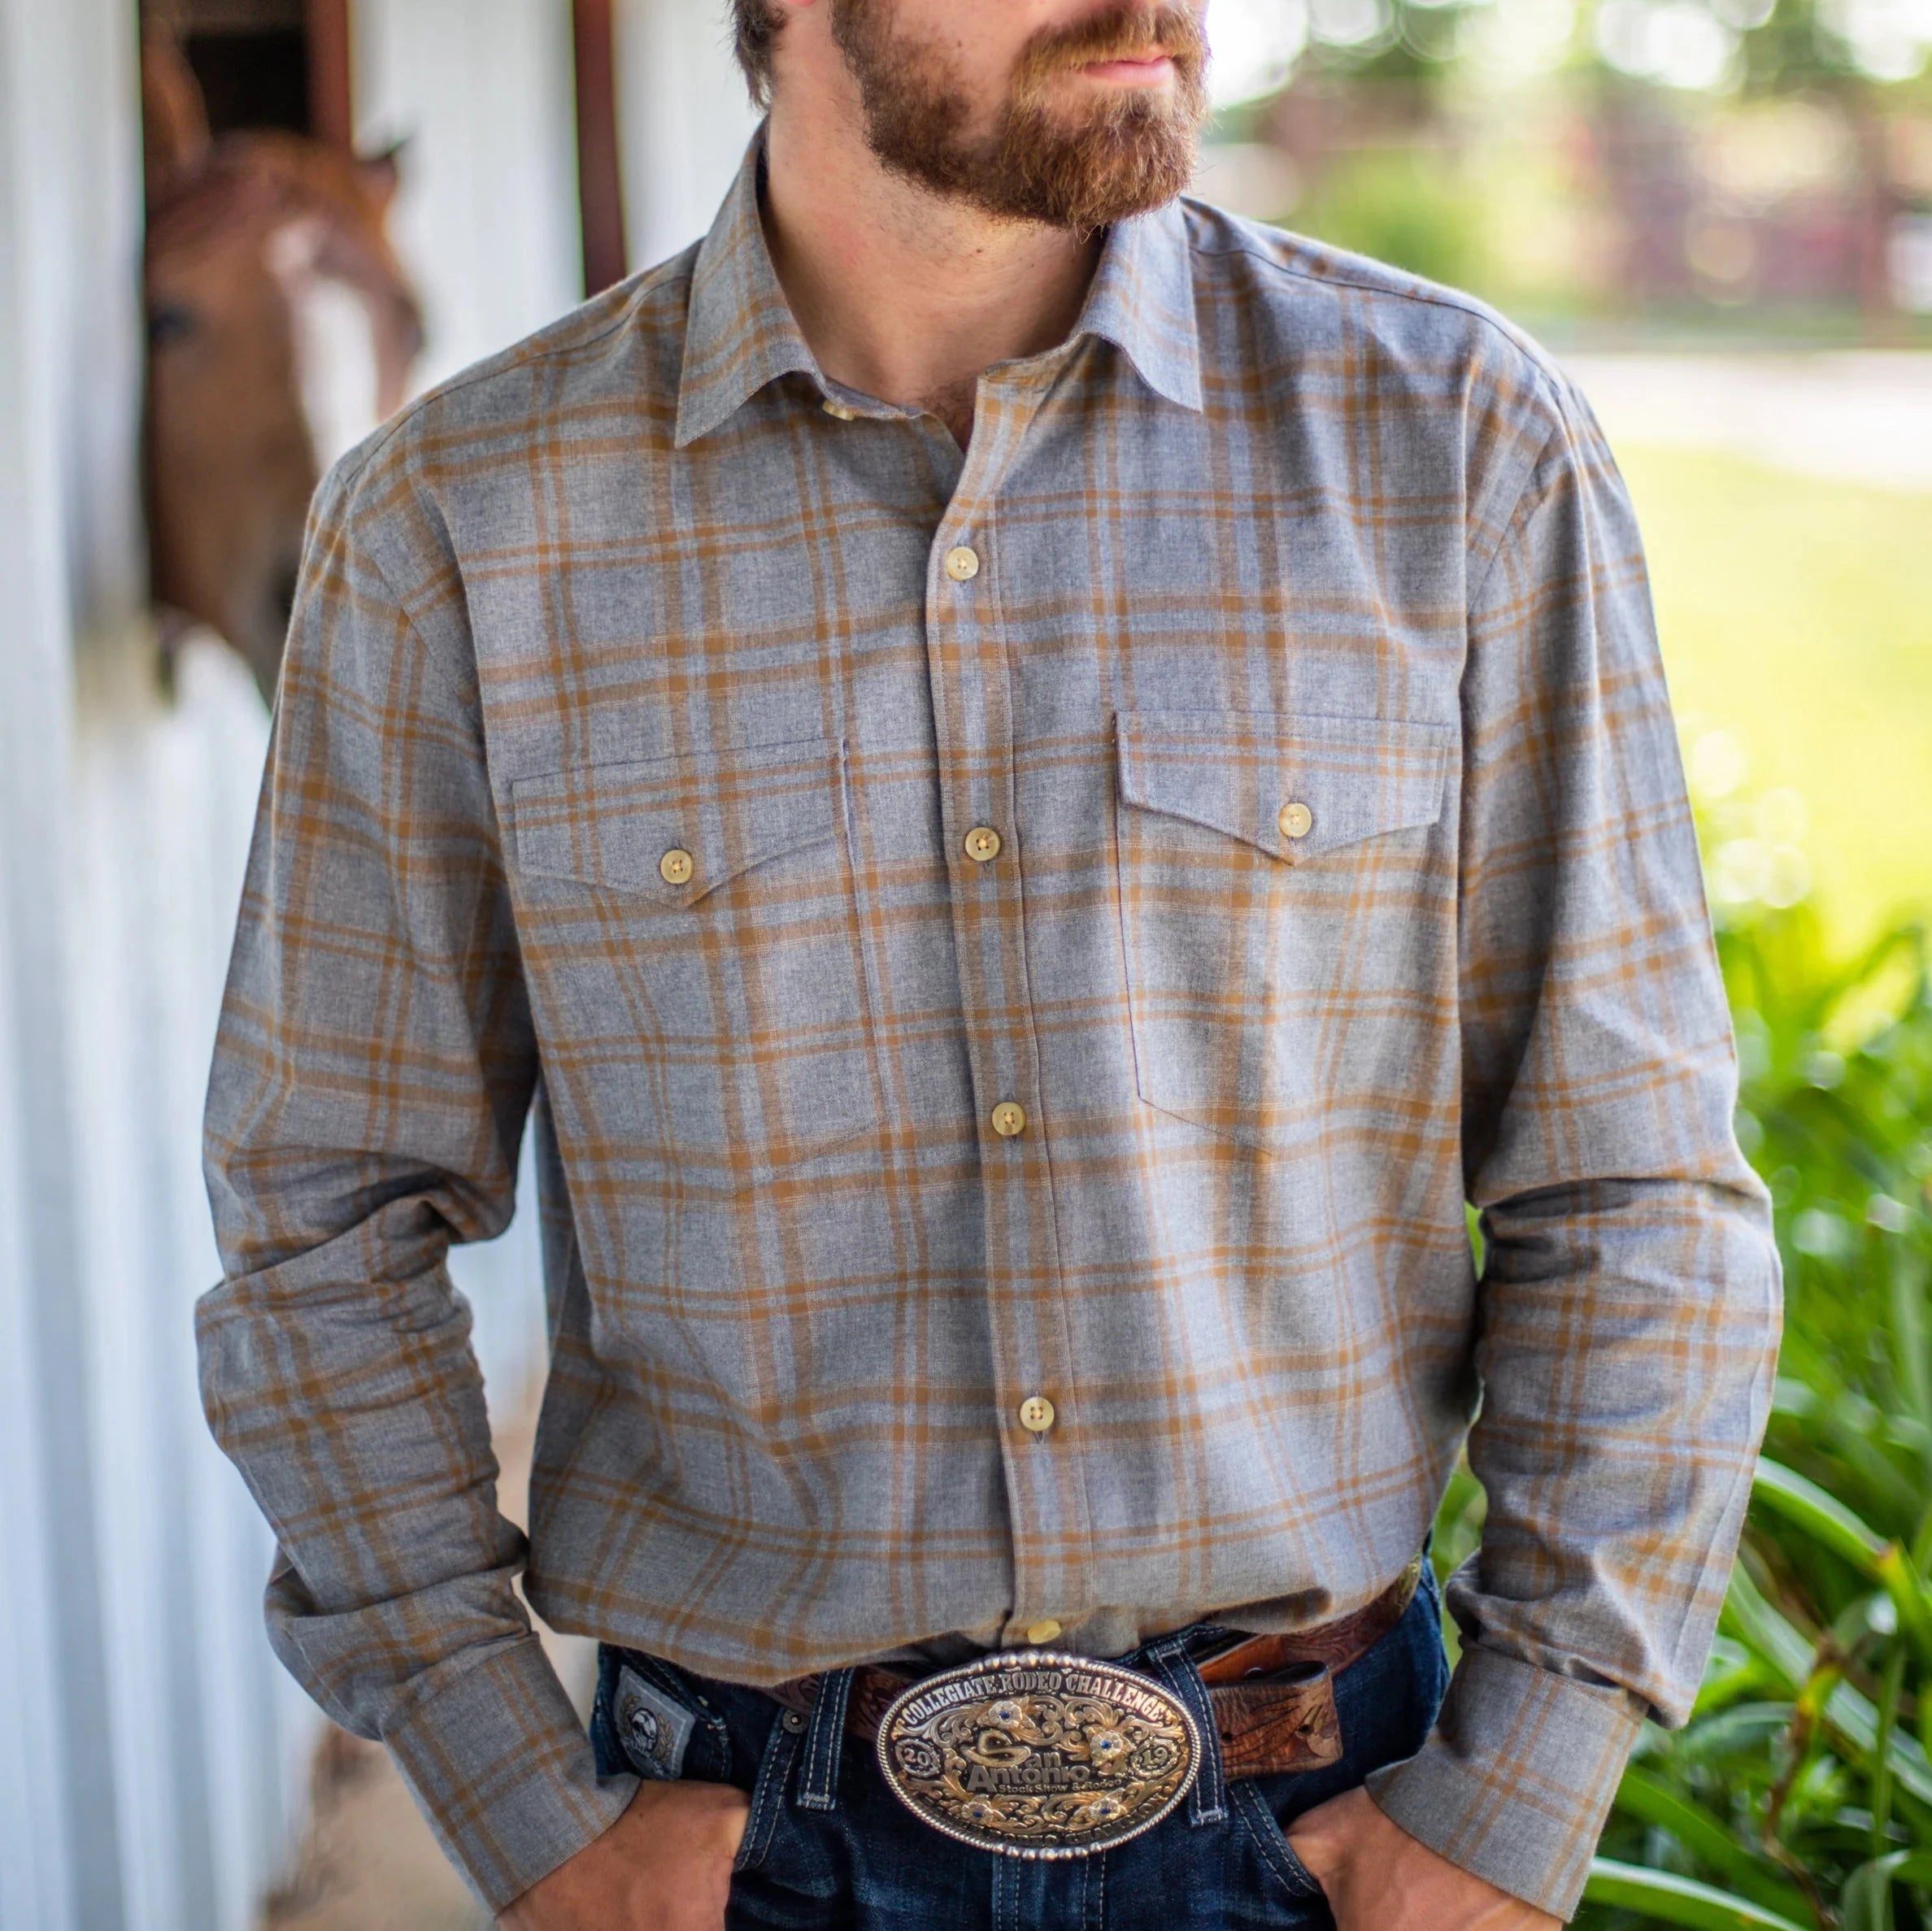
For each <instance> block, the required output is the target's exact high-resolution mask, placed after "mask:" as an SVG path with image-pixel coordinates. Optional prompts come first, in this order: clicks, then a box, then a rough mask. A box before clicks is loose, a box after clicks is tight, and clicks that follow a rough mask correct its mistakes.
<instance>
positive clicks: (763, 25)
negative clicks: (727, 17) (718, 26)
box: [731, 0, 785, 107]
mask: <svg viewBox="0 0 1932 1931" xmlns="http://www.w3.org/2000/svg"><path fill="white" fill-rule="evenodd" d="M784 24H785V16H784V15H783V14H781V13H780V12H779V11H778V9H777V7H774V6H773V5H772V0H731V50H732V52H733V54H736V55H737V56H738V65H739V66H740V67H742V68H743V69H744V70H745V85H746V86H747V87H748V88H750V89H751V98H752V100H753V102H755V104H756V105H757V106H759V107H770V106H771V104H772V46H773V43H774V42H776V41H777V38H778V29H779V28H781V27H782V26H783V25H784Z"/></svg>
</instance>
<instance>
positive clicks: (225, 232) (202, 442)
mask: <svg viewBox="0 0 1932 1931" xmlns="http://www.w3.org/2000/svg"><path fill="white" fill-rule="evenodd" d="M142 80H143V98H144V107H145V111H146V128H147V143H146V146H147V162H148V170H149V177H148V178H149V209H148V227H147V243H146V261H145V279H146V297H147V324H148V385H147V467H148V498H149V524H150V541H151V545H152V552H153V575H154V596H155V599H156V601H157V602H158V603H159V604H161V605H163V607H165V608H166V609H167V610H168V611H172V612H175V613H180V615H183V616H185V617H188V618H193V619H198V620H200V621H201V622H202V623H205V624H208V625H210V626H211V627H212V628H214V629H215V631H217V632H218V633H220V635H221V636H222V637H224V638H226V639H227V641H228V642H229V643H230V644H231V645H233V647H234V648H235V649H236V650H238V651H240V652H241V654H242V656H243V657H244V658H245V659H246V660H247V662H248V664H249V667H250V669H251V670H252V671H253V672H255V681H256V682H257V683H258V684H259V685H260V687H261V689H262V693H263V696H264V697H265V698H271V699H272V697H273V694H274V690H275V681H276V674H277V672H278V671H279V669H280V667H281V652H282V643H283V639H284V637H285V635H286V633H287V628H288V620H289V609H290V606H291V604H292V602H293V598H294V586H295V576H296V570H297V566H298V563H299V561H300V557H301V550H302V528H303V524H304V522H305V520H306V518H307V511H308V503H309V498H310V497H311V495H312V494H313V493H314V490H315V484H316V482H317V481H318V480H319V479H320V474H321V467H322V463H324V461H325V460H327V459H332V458H333V457H334V456H335V455H337V454H340V453H341V451H342V450H343V449H345V448H346V447H347V446H349V444H350V443H351V442H353V441H355V440H356V439H357V437H359V436H360V435H361V434H363V433H365V432H366V431H367V430H368V429H369V428H373V427H374V426H375V425H376V423H377V422H379V421H380V420H381V419H382V418H383V417H384V416H385V415H389V413H391V411H394V409H396V408H397V407H398V406H399V405H400V404H401V402H402V399H403V397H404V394H405V392H406V389H407V382H408V376H409V369H410V365H411V363H412V362H413V361H414V359H415V358H416V354H418V353H419V351H420V349H421V347H422V342H423V324H422V313H421V310H420V307H418V304H417V302H416V296H415V294H414V292H413V291H412V289H411V286H410V284H409V281H408V278H407V276H406V275H405V274H404V273H403V271H402V266H401V264H400V263H398V260H397V259H396V256H395V253H394V249H393V248H392V246H391V245H390V243H389V237H388V234H387V232H386V220H387V215H388V212H389V204H390V202H391V201H392V199H393V198H394V194H395V190H396V185H397V179H398V171H397V158H396V155H395V153H394V150H392V151H391V152H389V153H388V154H381V155H378V156H376V157H374V158H371V159H364V158H361V157H359V156H356V155H354V154H346V153H343V152H342V151H340V150H337V149H335V148H332V147H329V146H324V145H323V144H322V143H320V142H319V141H310V140H307V139H306V138H304V137H301V136H298V135H294V134H285V133H266V132H264V133H239V134H230V135H226V136H224V137H221V138H220V139H218V140H211V139H210V138H209V137H208V133H207V121H206V118H205V116H204V115H202V112H201V104H200V98H199V94H198V90H197V89H195V86H194V78H193V76H192V75H191V74H190V73H189V72H188V69H187V67H186V63H185V62H184V61H183V60H182V59H181V55H180V54H179V53H178V52H176V50H174V49H173V48H172V46H169V45H168V44H167V43H166V42H163V41H150V43H149V46H147V48H146V49H145V50H144V53H143V59H142ZM165 628H166V626H165V625H164V631H165Z"/></svg>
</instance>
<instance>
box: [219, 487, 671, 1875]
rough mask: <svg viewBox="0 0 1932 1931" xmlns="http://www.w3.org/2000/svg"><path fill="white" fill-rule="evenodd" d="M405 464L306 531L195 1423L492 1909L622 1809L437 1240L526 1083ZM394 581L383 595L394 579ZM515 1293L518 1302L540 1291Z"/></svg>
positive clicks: (240, 958) (435, 555)
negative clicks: (547, 1629)
mask: <svg viewBox="0 0 1932 1931" xmlns="http://www.w3.org/2000/svg"><path fill="white" fill-rule="evenodd" d="M439 535H440V533H439V526H438V524H437V520H436V517H435V514H434V511H433V509H432V508H430V507H428V506H427V505H426V504H425V503H424V502H423V501H421V500H420V499H419V498H417V496H416V494H414V493H413V492H412V491H411V489H410V487H409V485H408V481H407V475H406V472H403V471H402V468H401V466H399V465H398V464H394V463H391V464H389V465H387V466H386V467H385V464H384V463H382V462H381V460H380V459H377V460H376V461H374V462H370V461H368V460H366V452H365V455H364V457H359V456H358V455H356V454H354V453H352V454H351V456H350V457H349V458H346V459H344V461H343V463H342V464H340V465H338V467H337V469H336V470H335V471H334V472H332V474H331V476H329V479H328V480H327V481H326V482H325V483H324V488H323V490H322V492H321V493H320V496H319V498H318V499H317V504H316V507H315V511H314V512H313V514H312V516H311V524H310V529H309V534H308V540H307V547H306V552H305V556H304V560H303V564H302V572H301V578H300V583H299V587H298V595H297V600H296V607H295V611H294V620H293V623H292V626H291V632H290V637H289V647H288V653H287V657H286V660H285V664H284V668H283V671H282V677H281V690H280V694H279V697H278V699H277V704H276V718H275V725H274V732H273V737H272V746H271V749H270V753H269V759H268V771H267V775H266V778H265V781H264V785H263V792H262V797H261V803H260V808H259V816H258V820H257V823H256V826H255V838H254V845H253V849H252V851H251V855H250V862H249V868H248V874H247V880H246V887H245V890H244V895H243V901H242V911H241V918H240V924H239V927H238V930H237V937H236V942H235V948H234V954H233V962H232V964H231V968H230V972H229V978H228V988H227V994H226V998H225V1001H224V1007H223V1011H222V1018H221V1024H220V1034H219V1038H218V1042H217V1046H216V1051H215V1064H214V1069H213V1075H212V1078H211V1085H210V1091H209V1099H208V1111H207V1134H206V1144H205V1159H206V1168H207V1180H208V1185H209V1190H210V1197H211V1203H212V1205H213V1209H214V1215H215V1227H216V1232H217V1235H218V1238H219V1241H220V1251H221V1257H222V1264H223V1269H224V1276H225V1277H224V1280H223V1281H222V1282H221V1284H220V1286H218V1287H216V1288H215V1289H213V1290H211V1291H210V1292H209V1293H208V1294H205V1295H204V1296H203V1297H202V1299H201V1302H200V1303H199V1305H198V1311H197V1313H198V1321H197V1325H198V1337H199V1346H200V1359H201V1377H202V1398H203V1403H204V1406H205V1407H206V1410H207V1416H208V1419H209V1422H210V1424H211V1427H212V1428H213V1429H214V1431H215V1435H216V1437H217V1438H218V1439H219V1441H220V1443H221V1445H222V1446H223V1448H224V1450H226V1451H227V1452H228V1455H230V1456H231V1457H232V1458H233V1460H234V1461H235V1463H236V1464H237V1466H238V1467H239V1468H240V1469H241V1471H242V1475H243V1477H245V1478H246V1481H247V1483H248V1485H249V1487H250V1490H252V1492H253V1494H254V1495H255V1499H256V1500H257V1502H258V1503H259V1504H260V1506H261V1507H262V1509H263V1511H264V1513H265V1514H266V1515H267V1516H268V1520H269V1521H270V1522H271V1524H272V1525H273V1528H274V1530H275V1533H276V1537H277V1540H278V1542H279V1553H278V1559H277V1560H276V1564H275V1568H274V1572H273V1575H272V1578H271V1581H270V1584H269V1588H268V1603H267V1609H268V1629H269V1634H270V1637H271V1640H272V1643H273V1645H274V1647H275V1650H276V1654H277V1655H279V1656H280V1657H281V1659H282V1661H283V1662H284V1663H285V1664H286V1665H287V1667H288V1668H289V1670H290V1671H291V1672H293V1673H294V1675H295V1677H297V1678H298V1680H299V1681H301V1683H302V1685H303V1686H304V1687H305V1688H306V1689H307V1690H308V1691H309V1693H310V1694H311V1695H312V1696H313V1697H314V1698H315V1700H316V1701H317V1702H318V1703H320V1705H321V1706H322V1707H323V1708H324V1710H325V1711H327V1712H328V1713H329V1716H332V1717H333V1719H334V1720H336V1721H337V1723H339V1724H342V1725H344V1726H345V1727H346V1728H347V1729H350V1730H352V1731H354V1732H355V1733H357V1734H359V1735H361V1736H364V1737H381V1739H382V1740H383V1741H384V1742H386V1743H387V1744H388V1746H389V1748H390V1750H391V1751H393V1753H394V1756H395V1758H396V1760H397V1762H398V1764H399V1765H400V1767H401V1768H402V1772H403V1774H404V1776H405V1777H406V1778H407V1781H408V1782H409V1784H410V1785H411V1788H412V1790H413V1791H414V1793H415V1794H416V1798H417V1800H418V1801H419V1803H420V1804H421V1805H422V1807H423V1808H424V1811H425V1813H426V1814H427V1815H428V1816H429V1820H430V1821H431V1823H432V1824H433V1826H434V1828H435V1829H436V1830H437V1833H438V1835H439V1836H440V1837H441V1839H442V1843H443V1845H444V1847H445V1848H446V1851H448V1852H449V1853H450V1855H451V1857H452V1858H453V1859H454V1860H455V1862H456V1864H458V1866H459V1868H461V1869H462V1870H463V1872H464V1873H465V1874H466V1875H467V1877H468V1879H469V1880H470V1881H471V1882H472V1884H473V1885H474V1886H475V1887H476V1890H477V1891H478V1892H479V1893H480V1894H481V1896H482V1897H483V1898H485V1901H486V1902H487V1903H489V1904H490V1906H491V1907H492V1908H493V1909H500V1908H502V1907H503V1906H504V1905H505V1904H507V1903H508V1902H509V1901H510V1900H511V1898H514V1897H516V1895H518V1894H520V1892H521V1891H523V1890H525V1889H526V1888H528V1886H529V1885H530V1884H532V1883H533V1882H534V1881H536V1880H537V1878H538V1877H542V1876H543V1875H544V1874H545V1873H546V1872H547V1871H549V1870H550V1868H554V1867H555V1865H556V1864H559V1863H561V1862H562V1861H563V1860H564V1859H565V1858H567V1857H568V1856H569V1855H571V1854H572V1852H574V1851H577V1849H579V1848H581V1846H583V1845H584V1844H585V1843H587V1842H590V1840H591V1839H593V1838H594V1837H596V1836H597V1835H598V1834H599V1833H601V1832H602V1831H603V1829H606V1828H607V1827H608V1825H609V1824H611V1822H612V1821H614V1820H615V1819H616V1816H618V1815H619V1814H620V1812H621V1811H622V1810H623V1808H624V1804H625V1803H626V1802H627V1801H628V1799H629V1795H630V1793H631V1791H632V1790H633V1789H634V1787H635V1786H634V1784H633V1782H632V1781H630V1780H628V1779H624V1780H611V1781H606V1782H603V1783H602V1784H600V1783H599V1781H598V1777H597V1775H596V1772H595V1768H594V1760H593V1757H592V1753H591V1751H590V1745H589V1743H588V1741H587V1739H586V1738H585V1735H584V1733H583V1732H582V1730H581V1728H580V1726H579V1724H578V1722H577V1718H576V1716H575V1715H574V1713H573V1711H572V1708H571V1705H570V1703H569V1700H568V1698H567V1696H566V1695H565V1694H564V1689H563V1686H562V1685H561V1684H560V1683H559V1681H558V1680H557V1678H556V1676H555V1672H553V1670H552V1669H551V1668H550V1664H549V1663H548V1662H547V1660H546V1658H545V1656H544V1654H543V1651H542V1648H541V1647H540V1646H539V1643H538V1642H537V1637H536V1636H535V1635H534V1633H533V1632H532V1630H531V1628H530V1625H529V1619H528V1617H527V1616H526V1615H525V1613H524V1610H523V1608H522V1606H521V1604H520V1603H519V1601H518V1599H517V1598H516V1594H514V1593H513V1590H512V1588H511V1577H513V1575H514V1574H515V1573H516V1571H517V1570H518V1569H519V1568H520V1566H521V1564H522V1562H523V1559H524V1538H523V1537H522V1535H521V1534H520V1532H519V1531H518V1530H516V1529H515V1528H513V1527H512V1526H511V1524H509V1523H507V1521H506V1520H504V1519H503V1516H501V1515H500V1514H499V1513H498V1509H497V1504H496V1487H495V1482H496V1474H497V1468H496V1463H495V1461H494V1458H493V1456H492V1455H491V1452H490V1437H489V1427H488V1422H487V1418H486V1416H485V1409H484V1398H483V1387H482V1381H481V1376H480V1373H479V1372H478V1369H477V1366H476V1358H475V1355H474V1354H473V1353H472V1349H471V1346H470V1342H469V1315H468V1308H467V1307H466V1306H465V1304H464V1303H463V1300H462V1298H461V1297H460V1296H459V1295H458V1294H456V1293H455V1290H453V1289H452V1287H451V1285H450V1280H449V1277H448V1275H447V1273H446V1270H445V1266H444V1262H445V1257H446V1252H447V1250H448V1248H449V1246H450V1242H452V1241H463V1240H473V1239H484V1238H488V1237H490V1236H491V1235H492V1234H494V1233H497V1232H498V1231H500V1230H501V1229H502V1228H503V1226H504V1225H505V1224H507V1221H508V1220H509V1217H510V1215H511V1208H512V1204H513V1198H514V1193H515V1184H516V1152H517V1146H518V1143H519V1140H520V1133H521V1131H522V1125H523V1121H524V1116H525V1114H526V1112H527V1110H528V1107H529V1100H530V1096H531V1093H532V1089H533V1081H534V1079H535V1076H536V1050H535V1045H534V1041H533V1034H532V1029H531V1024H530V1018H529V1011H528V1007H527V1002H526V997H525V993H524V985H523V980H522V974H521V970H520V962H519V957H518V952H517V946H516V935H515V932H514V929H513V926H512V924H511V916H510V911H509V907H508V905H507V898H506V892H505V885H504V879H503V869H502V866H501V863H500V859H499V847H498V829H497V825H496V821H495V816H494V811H493V809H492V802H491V794H490V788H489V784H488V781H487V772H486V768H485V759H484V755H483V746H482V743H481V736H480V730H479V724H478V715H477V704H476V688H475V670H474V664H473V652H472V650H471V649H470V647H469V644H468V633H467V629H466V626H465V620H464V616H463V598H462V596H461V594H460V585H459V581H458V579H457V578H456V576H455V571H454V568H453V567H452V566H450V564H449V563H448V562H447V559H446V553H445V552H444V550H442V547H441V546H440V542H439ZM393 583H399V584H402V585H406V586H407V589H406V590H405V591H404V592H402V593H399V592H398V589H396V588H394V587H392V586H393ZM532 1291H533V1292H534V1291H536V1284H535V1283H533V1284H532Z"/></svg>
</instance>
